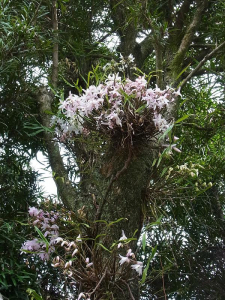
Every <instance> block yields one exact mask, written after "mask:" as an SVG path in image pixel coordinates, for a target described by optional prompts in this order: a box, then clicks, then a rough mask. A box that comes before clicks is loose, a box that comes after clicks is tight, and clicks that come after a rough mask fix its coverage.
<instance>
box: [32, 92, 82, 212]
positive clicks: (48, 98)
mask: <svg viewBox="0 0 225 300" xmlns="http://www.w3.org/2000/svg"><path fill="white" fill-rule="evenodd" d="M37 100H38V103H39V105H40V114H41V119H42V124H43V126H45V127H47V128H49V127H50V121H51V115H49V114H46V111H50V112H51V111H52V108H51V103H52V101H53V97H52V95H51V93H50V92H49V91H48V90H47V88H46V87H42V88H40V89H39V93H38V97H37ZM44 139H45V143H46V148H47V151H48V155H49V163H50V166H51V169H52V171H53V172H54V176H53V178H54V181H55V183H56V186H57V191H58V194H59V196H60V198H61V199H62V202H63V203H64V205H65V206H66V207H67V208H68V209H72V208H74V204H75V199H76V192H75V189H74V187H73V186H72V184H71V182H70V180H69V178H68V175H67V170H66V169H65V166H64V164H63V160H62V157H61V154H60V151H59V146H58V145H57V144H56V143H55V142H54V141H53V133H51V132H48V131H45V132H44Z"/></svg>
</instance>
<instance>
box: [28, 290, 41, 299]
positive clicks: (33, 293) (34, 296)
mask: <svg viewBox="0 0 225 300" xmlns="http://www.w3.org/2000/svg"><path fill="white" fill-rule="evenodd" d="M26 292H27V293H28V295H29V296H31V297H32V298H31V300H33V299H35V300H43V298H42V297H41V296H39V295H38V294H37V293H36V292H35V290H32V289H27V291H26Z"/></svg>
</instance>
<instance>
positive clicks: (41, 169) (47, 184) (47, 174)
mask: <svg viewBox="0 0 225 300" xmlns="http://www.w3.org/2000/svg"><path fill="white" fill-rule="evenodd" d="M31 167H32V168H33V169H34V170H35V171H38V173H39V174H41V175H40V179H41V180H40V181H38V183H39V186H41V187H42V188H43V191H44V196H46V197H47V196H49V195H52V194H54V195H57V190H56V185H55V182H54V180H53V179H52V172H51V168H50V167H48V161H47V158H46V157H45V156H44V155H43V154H42V153H41V152H38V154H37V159H32V161H31Z"/></svg>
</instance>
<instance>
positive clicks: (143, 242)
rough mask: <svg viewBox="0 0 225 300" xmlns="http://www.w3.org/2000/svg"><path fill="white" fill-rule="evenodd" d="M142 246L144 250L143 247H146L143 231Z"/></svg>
mask: <svg viewBox="0 0 225 300" xmlns="http://www.w3.org/2000/svg"><path fill="white" fill-rule="evenodd" d="M142 247H143V250H144V251H145V248H146V233H144V234H143V236H142Z"/></svg>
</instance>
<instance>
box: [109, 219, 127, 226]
mask: <svg viewBox="0 0 225 300" xmlns="http://www.w3.org/2000/svg"><path fill="white" fill-rule="evenodd" d="M124 219H125V218H120V219H118V220H116V221H113V222H110V223H109V225H108V226H111V225H113V224H116V223H118V222H120V221H122V220H124Z"/></svg>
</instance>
